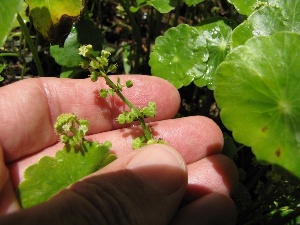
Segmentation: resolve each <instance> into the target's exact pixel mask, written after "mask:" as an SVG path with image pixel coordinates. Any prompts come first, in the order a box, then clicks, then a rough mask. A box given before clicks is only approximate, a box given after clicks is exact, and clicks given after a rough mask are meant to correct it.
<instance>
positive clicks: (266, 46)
mask: <svg viewBox="0 0 300 225" xmlns="http://www.w3.org/2000/svg"><path fill="white" fill-rule="evenodd" d="M299 43H300V34H298V33H292V32H279V33H275V34H274V35H272V36H257V37H253V38H251V39H249V40H248V41H247V42H246V43H245V45H242V46H239V47H237V48H235V49H234V50H233V51H232V52H230V53H229V54H228V56H227V57H226V59H225V61H224V62H223V63H221V65H220V66H219V67H218V69H217V71H216V76H215V84H216V88H215V98H216V101H217V104H218V106H219V107H220V108H221V119H222V121H223V123H224V125H225V126H227V128H228V129H230V130H232V131H233V136H234V138H235V140H237V141H238V142H241V143H243V144H245V145H247V146H250V147H252V150H253V152H254V154H255V155H256V157H257V158H258V160H260V161H262V162H268V163H271V164H277V165H279V166H281V167H283V168H285V169H286V170H287V171H289V172H290V173H292V174H294V175H295V176H297V177H298V178H300V164H299V162H300V154H299V148H300V85H299V80H300V73H299V71H300V45H299Z"/></svg>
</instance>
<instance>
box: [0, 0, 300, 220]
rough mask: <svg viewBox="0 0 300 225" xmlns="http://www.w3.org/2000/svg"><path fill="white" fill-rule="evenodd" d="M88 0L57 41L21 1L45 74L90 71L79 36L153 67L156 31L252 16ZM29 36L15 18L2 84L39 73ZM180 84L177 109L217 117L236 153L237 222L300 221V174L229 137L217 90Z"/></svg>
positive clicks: (2, 61)
mask: <svg viewBox="0 0 300 225" xmlns="http://www.w3.org/2000/svg"><path fill="white" fill-rule="evenodd" d="M137 2H142V1H137ZM85 3H86V7H85V9H84V10H83V11H82V16H81V19H80V20H79V21H78V22H77V23H76V25H74V27H73V28H72V30H71V33H70V34H69V30H68V29H67V27H64V26H62V27H60V28H59V29H58V31H57V32H58V33H59V34H60V38H57V39H55V40H51V43H50V42H49V40H47V39H45V38H44V37H43V36H42V35H41V34H40V33H39V32H37V31H36V30H35V28H34V26H33V24H32V23H31V22H30V20H29V19H28V18H27V17H26V8H27V6H26V5H24V6H23V7H24V10H21V12H23V14H21V16H22V19H24V20H25V23H26V26H27V28H28V30H29V33H30V38H31V40H32V41H33V44H34V46H35V48H36V49H37V53H38V58H39V60H40V63H41V68H42V70H43V76H56V77H70V78H76V79H79V78H85V77H87V76H88V74H86V73H84V72H82V71H81V69H80V67H79V66H78V63H77V64H76V60H77V59H76V57H77V55H75V54H74V49H78V47H79V45H80V44H93V46H94V48H96V49H97V50H101V49H106V50H108V51H110V52H111V53H112V56H111V62H112V63H117V64H118V68H117V71H116V72H115V73H116V74H129V73H138V74H146V75H150V74H151V68H150V66H149V64H148V62H149V57H150V53H151V50H152V47H153V44H154V42H155V39H156V38H157V37H158V36H160V35H163V34H164V33H165V32H166V31H167V30H168V29H169V28H171V27H175V26H177V25H178V24H182V23H184V24H189V25H197V24H199V23H201V22H203V21H204V20H205V19H208V18H216V17H222V18H226V19H230V20H231V21H234V22H235V24H236V25H238V24H240V23H242V22H243V21H244V20H245V18H246V16H243V15H241V14H239V13H238V12H237V11H236V9H235V8H234V6H233V5H232V4H230V3H229V2H228V1H226V0H206V1H204V2H202V3H199V4H195V6H192V5H191V6H188V5H187V4H186V3H184V2H181V1H180V2H179V3H178V5H177V6H176V8H175V9H174V10H172V11H170V12H168V13H161V12H159V11H158V10H157V9H156V8H155V7H152V6H147V5H145V6H143V7H141V8H139V9H138V8H136V9H135V8H131V11H130V8H129V7H128V6H134V7H135V6H137V3H136V1H132V2H130V1H129V0H123V1H122V0H120V1H109V0H86V2H85ZM134 9H135V10H134ZM160 11H162V10H160ZM16 24H18V23H16ZM84 34H88V35H84ZM66 38H67V39H66ZM25 39H26V38H25V36H24V33H23V32H22V29H20V27H19V26H18V25H16V26H15V28H14V29H13V30H12V31H11V32H10V34H9V36H8V38H7V40H6V42H5V44H4V45H3V47H1V49H0V65H1V67H0V71H1V70H2V72H1V76H2V79H3V81H2V82H1V83H0V85H1V86H3V85H7V84H9V83H12V82H15V81H17V80H20V79H27V78H31V77H37V76H41V74H42V73H41V68H39V66H37V65H38V63H37V62H36V60H34V58H35V56H34V54H33V52H32V50H31V48H30V46H29V45H28V42H26V41H25ZM65 39H66V40H65ZM59 46H64V48H60V47H59ZM66 54H70V59H71V60H69V61H66V60H65V59H66V58H69V57H66ZM179 91H180V94H181V96H182V103H181V108H180V111H179V112H178V115H177V116H178V117H182V116H190V115H204V116H207V117H210V118H212V119H213V120H214V121H215V122H216V123H217V124H219V126H220V127H221V128H222V130H223V132H224V138H225V147H224V154H226V155H228V156H229V157H231V158H232V159H233V160H234V162H235V163H236V165H237V167H238V168H239V171H240V185H239V189H238V190H237V191H236V193H235V194H234V196H233V198H234V200H235V203H236V206H237V209H238V223H237V224H243V225H252V224H300V185H299V182H298V181H296V180H293V179H290V178H289V179H288V178H286V177H284V176H283V175H281V174H280V173H278V172H277V171H276V169H274V168H273V167H272V166H269V165H261V164H260V163H258V162H257V160H256V158H255V156H254V155H253V153H252V151H251V149H250V148H249V147H246V146H243V145H241V144H239V143H237V142H236V141H235V140H234V139H233V138H232V137H231V132H230V131H229V130H227V129H226V128H225V126H224V125H223V123H222V122H221V120H220V115H219V112H220V110H219V109H218V106H217V104H216V102H215V99H214V94H213V91H212V90H210V89H208V88H207V87H198V86H196V85H195V84H193V83H192V84H190V85H188V86H185V87H182V88H180V89H179Z"/></svg>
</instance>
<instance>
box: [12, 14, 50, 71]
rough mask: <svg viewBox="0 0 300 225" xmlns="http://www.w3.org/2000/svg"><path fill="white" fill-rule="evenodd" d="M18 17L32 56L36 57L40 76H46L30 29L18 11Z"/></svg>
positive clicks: (35, 60)
mask: <svg viewBox="0 0 300 225" xmlns="http://www.w3.org/2000/svg"><path fill="white" fill-rule="evenodd" d="M17 19H18V22H19V24H20V27H21V30H22V32H23V34H24V37H25V40H26V42H27V44H28V46H29V48H30V50H31V53H32V56H33V59H34V62H35V65H36V68H37V71H38V73H39V75H40V76H44V71H43V68H42V64H41V61H40V58H39V56H38V52H37V50H36V48H35V46H34V44H33V42H32V39H31V37H30V34H29V31H28V29H27V27H26V25H25V23H24V21H23V19H22V17H21V15H20V14H19V13H18V15H17Z"/></svg>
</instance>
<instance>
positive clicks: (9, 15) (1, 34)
mask: <svg viewBox="0 0 300 225" xmlns="http://www.w3.org/2000/svg"><path fill="white" fill-rule="evenodd" d="M22 2H23V0H2V1H0V15H1V16H0V30H1V31H0V47H1V46H2V45H3V44H4V42H5V40H6V38H7V35H8V34H9V32H10V31H11V29H12V27H13V24H14V21H15V18H16V16H17V13H18V12H19V8H20V6H21V4H22Z"/></svg>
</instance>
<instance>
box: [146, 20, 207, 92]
mask: <svg viewBox="0 0 300 225" xmlns="http://www.w3.org/2000/svg"><path fill="white" fill-rule="evenodd" d="M207 60H208V50H207V48H206V40H205V37H203V36H200V35H199V32H198V31H197V29H196V28H194V27H191V26H189V25H186V24H181V25H178V26H177V27H173V28H170V29H169V30H167V31H166V33H165V34H164V36H160V37H158V38H156V40H155V45H154V47H153V51H152V53H151V54H150V60H149V65H150V66H151V72H152V74H153V75H154V76H157V77H162V78H164V79H166V80H168V81H170V82H171V83H172V84H173V85H174V86H175V87H176V88H180V87H182V86H187V85H189V84H190V83H191V82H192V81H193V80H194V79H196V78H199V77H200V76H202V75H203V74H204V73H205V71H206V62H207Z"/></svg>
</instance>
